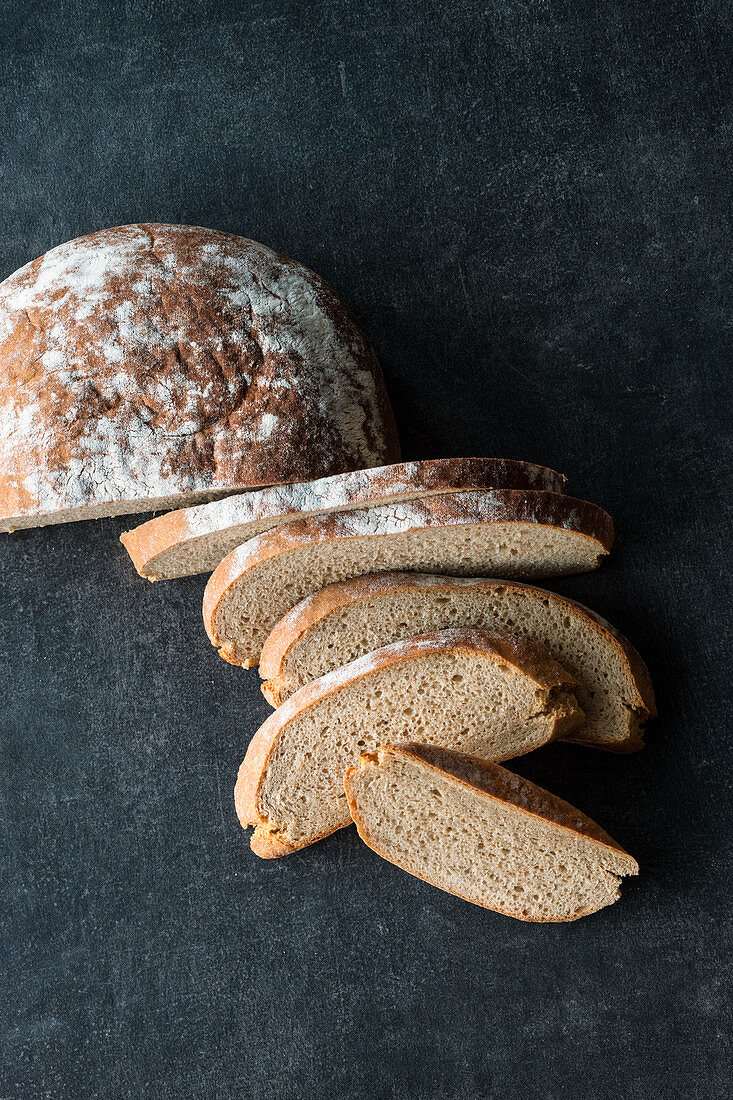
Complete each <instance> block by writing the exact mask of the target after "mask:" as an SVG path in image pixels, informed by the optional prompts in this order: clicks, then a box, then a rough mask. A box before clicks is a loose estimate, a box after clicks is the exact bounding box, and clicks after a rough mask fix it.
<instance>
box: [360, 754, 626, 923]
mask: <svg viewBox="0 0 733 1100" xmlns="http://www.w3.org/2000/svg"><path fill="white" fill-rule="evenodd" d="M390 755H392V756H403V757H412V758H413V759H415V760H418V761H420V762H421V763H423V764H426V765H427V766H428V767H429V768H431V769H432V770H434V771H435V772H436V773H440V774H443V775H448V776H450V777H451V778H452V779H454V780H456V781H457V782H458V783H461V784H462V785H463V786H465V787H467V788H469V789H471V790H472V791H474V792H475V793H480V794H482V795H485V796H487V797H488V798H491V799H495V800H497V801H499V802H503V803H505V804H506V805H509V806H511V807H513V808H516V809H518V810H521V811H523V812H524V813H527V814H531V815H532V816H534V817H537V818H540V819H542V820H543V821H544V822H549V823H551V824H552V825H554V826H556V827H557V828H558V829H562V830H566V831H568V832H570V833H573V834H575V835H580V836H583V837H586V838H587V839H589V840H591V841H593V843H594V844H597V845H598V847H599V849H600V850H601V851H605V852H607V853H608V854H609V855H610V857H611V859H612V861H613V863H614V867H613V873H615V874H617V875H638V873H639V865H638V863H637V862H636V860H635V859H634V858H633V857H632V856H630V855H629V854H628V852H626V851H625V849H624V848H622V847H621V845H620V844H618V843H617V842H616V841H615V840H613V838H612V837H610V836H609V835H608V833H607V832H605V830H604V829H602V828H601V827H600V825H597V824H596V822H595V821H592V820H591V818H589V817H586V815H585V814H583V813H581V812H580V810H577V809H576V808H575V807H574V806H571V805H570V803H569V802H565V801H564V800H563V799H561V798H558V797H557V796H556V795H554V794H551V793H550V792H549V791H547V790H545V789H544V788H543V787H538V786H537V785H536V784H534V783H531V782H530V781H529V780H527V779H523V778H522V777H521V776H518V775H515V774H514V773H513V772H510V771H508V770H507V769H506V768H503V767H501V765H499V764H493V763H491V762H490V761H488V760H482V759H481V758H480V757H477V756H470V755H468V754H465V753H459V752H455V751H453V750H451V749H440V748H437V747H432V746H428V745H420V744H416V743H414V742H408V743H403V744H396V745H383V746H381V747H380V748H379V750H378V751H377V752H375V753H373V752H371V753H362V755H361V756H360V758H359V762H358V764H356V765H355V766H354V767H351V768H349V769H348V770H347V772H346V774H345V776H344V787H345V790H346V797H347V799H348V802H349V810H350V812H351V816H352V820H353V821H354V823H355V825H356V828H357V831H358V833H359V836H360V837H361V839H362V840H363V841H364V843H365V844H367V845H368V847H370V848H371V849H372V851H374V852H376V853H377V854H378V855H380V856H382V858H383V859H386V860H387V861H388V862H394V860H392V859H391V857H390V855H389V854H388V853H387V852H385V851H384V850H383V849H381V848H380V847H379V845H378V844H377V843H376V842H375V840H374V839H373V837H372V836H371V835H370V834H369V831H368V828H367V826H366V823H365V822H364V821H363V819H362V818H361V817H360V814H359V807H358V804H357V801H356V795H355V792H354V777H355V775H356V773H357V772H358V771H359V770H361V769H364V768H369V767H379V766H380V765H381V764H382V762H383V761H384V760H385V758H386V757H387V756H390ZM398 866H399V865H398ZM409 873H410V874H411V875H414V876H415V877H416V878H419V879H421V880H422V881H423V882H427V883H429V885H431V886H436V887H437V888H438V889H442V890H446V887H445V885H443V884H440V883H436V882H433V881H432V880H431V879H429V878H427V877H426V876H425V875H423V874H420V872H419V871H416V870H414V869H412V868H411V869H410V871H409ZM449 892H451V893H454V896H456V897H460V898H462V899H463V900H464V901H470V902H471V903H472V904H474V905H482V907H483V908H485V909H491V908H492V907H491V906H489V905H486V904H483V903H482V902H480V901H477V900H476V899H475V898H471V897H469V896H468V895H467V894H462V893H459V892H454V891H449ZM492 911H495V910H492ZM499 911H500V912H502V913H503V914H504V915H506V916H511V917H514V918H515V919H517V920H522V921H527V922H529V923H546V922H545V921H542V920H541V919H538V918H536V917H527V916H526V915H525V914H523V913H520V912H518V911H513V912H512V911H510V910H508V909H505V908H502V909H501V910H499ZM596 911H597V908H596V907H589V908H586V909H581V910H579V911H577V912H576V913H574V914H573V915H572V916H571V917H566V918H554V921H555V922H557V923H569V922H571V921H574V920H578V919H579V918H580V917H584V916H588V915H589V914H590V913H593V912H596Z"/></svg>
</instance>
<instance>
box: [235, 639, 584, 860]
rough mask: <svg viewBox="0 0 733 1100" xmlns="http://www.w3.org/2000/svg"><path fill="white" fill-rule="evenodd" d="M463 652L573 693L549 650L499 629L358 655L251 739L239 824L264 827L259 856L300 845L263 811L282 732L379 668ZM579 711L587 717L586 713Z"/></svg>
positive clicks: (304, 691) (295, 698) (239, 790)
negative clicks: (271, 762) (284, 835)
mask: <svg viewBox="0 0 733 1100" xmlns="http://www.w3.org/2000/svg"><path fill="white" fill-rule="evenodd" d="M462 651H471V652H483V653H486V654H487V655H489V656H491V657H493V658H495V659H496V660H497V661H500V662H502V663H505V664H511V665H513V666H514V667H516V668H517V669H518V670H519V671H520V672H521V673H522V674H524V675H525V676H527V677H528V678H530V679H532V680H533V681H534V682H535V683H536V684H537V685H538V686H539V687H541V688H543V689H545V690H546V691H548V692H552V691H553V690H554V691H558V690H566V691H572V689H573V687H575V686H576V683H577V682H576V681H575V680H574V679H573V677H572V676H570V675H569V674H568V673H567V672H566V671H565V670H564V669H563V668H561V667H560V665H559V664H558V663H557V662H556V661H554V660H553V659H552V658H551V657H549V656H548V655H547V654H546V653H545V652H544V650H542V649H541V648H540V647H539V646H537V645H535V644H534V643H533V642H528V641H527V640H526V639H525V638H515V637H513V636H512V635H508V634H500V633H498V632H496V631H489V630H472V629H469V628H466V629H459V630H444V631H436V632H434V633H432V634H424V635H421V636H419V637H416V638H408V639H406V640H405V641H403V642H395V643H393V644H392V645H388V646H383V647H382V648H381V649H377V650H375V651H374V652H373V653H368V654H365V655H364V656H363V657H359V658H358V659H357V660H356V661H352V662H351V664H349V665H346V666H344V668H338V669H334V671H333V672H329V673H327V674H326V675H325V676H322V677H321V678H320V679H319V680H313V681H311V683H309V684H305V685H304V686H303V687H301V688H299V689H298V691H296V692H295V693H294V694H293V695H291V696H290V698H289V699H286V701H285V702H284V703H283V704H282V706H281V707H278V709H277V710H275V711H273V713H272V714H270V715H269V716H268V717H267V718H266V719H265V721H264V722H263V723H262V725H261V726H260V728H259V729H258V730H257V732H256V733H255V735H254V737H253V738H252V740H251V741H250V743H249V746H248V747H247V752H246V754H245V757H244V760H243V761H242V764H241V765H240V768H239V772H238V774H237V782H236V785H235V788H234V802H235V806H236V810H237V817H238V818H239V821H240V824H241V825H242V828H243V829H246V828H249V827H252V826H254V827H255V829H258V828H260V827H262V828H260V833H259V836H258V839H257V841H256V843H255V845H252V847H253V850H255V849H256V854H258V855H259V854H260V850H259V849H260V848H262V850H263V851H268V852H270V853H271V855H267V856H265V857H264V858H271V857H272V856H274V855H286V854H288V853H289V852H293V851H296V850H297V847H294V846H292V845H290V844H289V843H288V842H283V841H281V840H279V839H278V836H277V834H276V833H275V831H274V830H273V829H272V826H271V823H270V822H269V821H268V819H267V818H266V817H263V815H262V814H261V812H260V808H259V804H258V802H259V791H260V788H261V786H262V783H263V781H264V779H265V776H266V772H267V765H268V762H269V759H270V755H271V754H272V752H273V750H274V748H275V745H276V743H277V740H278V738H279V737H280V735H281V733H282V732H283V731H284V729H285V727H286V726H287V725H288V723H289V722H290V721H292V719H293V718H296V717H297V716H298V715H299V714H300V713H302V712H303V711H304V710H307V709H308V708H309V707H311V706H313V705H315V704H316V703H319V702H320V701H321V700H322V699H325V698H326V697H327V696H328V695H331V694H333V693H334V692H336V691H338V690H340V689H342V688H346V687H348V686H349V685H351V684H353V683H355V682H356V681H357V680H360V679H362V678H363V677H365V676H369V675H370V674H372V673H374V672H378V671H381V670H382V669H385V668H389V667H391V666H394V665H397V664H401V663H403V662H404V661H408V660H412V659H413V658H415V657H419V656H423V655H427V654H430V653H435V652H443V653H445V652H454V653H456V652H462ZM580 714H581V715H582V711H580ZM561 732H562V725H560V726H559V728H557V729H556V731H555V737H558V736H560V733H561ZM332 831H335V830H332ZM268 834H269V835H268ZM323 835H324V836H325V835H328V834H327V833H324V834H323ZM318 839H320V837H319V838H318ZM312 843H315V841H314V840H309V841H308V842H307V844H303V845H300V847H308V846H310V844H312ZM285 849H287V851H286V850H285Z"/></svg>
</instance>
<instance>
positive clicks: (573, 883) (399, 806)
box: [345, 744, 639, 921]
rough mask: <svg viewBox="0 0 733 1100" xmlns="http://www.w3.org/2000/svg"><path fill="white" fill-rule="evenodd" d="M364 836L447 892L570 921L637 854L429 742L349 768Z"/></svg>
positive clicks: (629, 871)
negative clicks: (630, 853) (431, 745)
mask: <svg viewBox="0 0 733 1100" xmlns="http://www.w3.org/2000/svg"><path fill="white" fill-rule="evenodd" d="M345 787H346V794H347V797H348V800H349V808H350V810H351V815H352V817H353V819H354V821H355V822H356V827H357V829H358V830H359V835H360V836H361V838H362V840H363V841H364V842H365V843H366V844H368V845H369V847H370V848H372V849H373V850H374V851H375V852H377V853H378V854H379V855H380V856H383V857H384V858H385V859H388V860H389V861H390V863H394V864H396V865H397V866H398V867H401V868H402V869H403V870H405V871H408V872H409V873H410V874H411V875H415V876H416V877H417V878H421V879H424V880H425V881H426V882H429V883H431V884H432V885H433V886H437V887H439V888H440V889H441V890H446V891H448V893H450V894H455V895H456V896H457V897H460V898H464V899H465V900H466V901H472V902H474V903H475V904H476V905H483V906H484V907H485V908H487V909H493V910H495V911H496V912H497V913H504V914H505V915H506V916H509V917H517V918H518V919H519V920H524V921H571V920H577V919H578V917H585V916H587V915H588V914H589V913H595V912H596V911H597V910H598V909H602V908H603V907H604V906H605V905H612V904H613V902H615V901H617V900H618V898H619V883H620V879H621V878H622V876H624V875H637V874H638V873H639V866H638V864H637V863H636V860H634V859H632V857H631V856H630V855H629V854H628V853H627V852H625V851H624V850H623V848H620V847H619V845H618V844H617V843H616V842H615V841H614V840H612V839H611V837H610V836H608V834H607V833H605V832H604V831H603V829H601V828H600V827H599V826H598V825H596V824H595V822H593V821H591V820H590V819H589V818H587V817H586V816H585V815H584V814H581V813H580V812H579V811H578V810H576V809H575V808H574V807H573V806H570V805H568V803H567V802H563V801H562V799H560V798H556V797H555V796H554V795H552V794H550V793H549V792H548V791H545V790H543V789H542V788H541V787H537V786H535V785H534V783H530V782H528V780H526V779H522V778H520V777H519V776H518V775H513V774H512V773H511V772H508V771H507V770H506V769H505V768H500V767H498V765H496V764H491V763H489V762H488V761H486V760H479V759H477V758H476V757H472V756H466V755H464V754H463V753H458V752H451V751H448V750H446V749H440V748H429V747H427V746H425V745H416V744H408V745H386V746H382V747H381V748H380V749H379V751H378V752H376V753H365V754H364V755H362V756H361V757H360V759H359V763H358V765H357V766H356V767H352V768H349V769H348V771H347V772H346V778H345Z"/></svg>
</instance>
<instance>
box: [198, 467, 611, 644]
mask: <svg viewBox="0 0 733 1100" xmlns="http://www.w3.org/2000/svg"><path fill="white" fill-rule="evenodd" d="M411 507H412V508H413V510H414V511H415V512H416V513H417V514H419V513H420V512H422V518H423V519H425V520H427V521H428V523H429V521H430V519H433V520H434V521H435V522H434V523H432V524H430V526H433V527H441V526H446V527H448V526H451V527H452V526H462V525H465V526H471V525H474V524H479V523H492V522H495V523H502V522H517V523H532V524H536V525H538V526H549V527H559V528H561V529H563V530H569V531H573V532H574V533H575V534H577V535H579V536H580V537H582V538H586V539H588V540H589V541H591V542H593V543H595V544H597V545H598V547H599V558H600V557H603V556H605V555H606V554H608V553H609V552H610V550H611V547H612V545H613V540H614V533H613V521H612V519H611V517H610V516H609V515H608V513H607V512H604V511H603V509H602V508H599V507H598V506H597V505H595V504H591V503H589V502H588V501H581V500H576V499H575V498H574V497H567V496H563V495H561V494H559V493H548V492H545V491H542V490H523V489H522V490H520V489H506V490H492V489H487V490H468V491H466V492H456V493H452V492H448V493H444V494H440V495H437V496H427V497H424V498H421V499H420V500H418V501H414V502H412V504H411ZM462 509H463V510H464V516H463V517H461V516H460V515H459V516H458V518H456V515H457V513H460V511H461V510H462ZM466 510H470V511H471V514H469V515H467V516H466V515H465V511H466ZM361 512H363V509H354V510H353V511H352V510H347V511H341V512H334V513H332V514H330V515H324V516H314V517H312V518H311V519H302V520H293V521H291V522H289V523H285V524H282V525H281V526H279V527H276V528H274V529H273V530H270V531H265V532H264V533H263V534H261V535H256V536H255V538H253V539H250V540H249V541H248V542H245V543H243V544H242V546H238V547H237V548H236V549H235V550H233V551H232V552H231V553H230V554H228V555H227V556H226V557H225V558H224V559H223V560H222V561H221V562H219V564H218V565H217V567H216V569H215V570H214V572H213V573H212V574H211V576H210V577H209V580H208V583H207V585H206V589H205V591H204V600H203V618H204V626H205V628H206V633H207V634H208V636H209V639H210V641H211V642H212V644H213V645H215V646H217V647H219V648H220V649H221V648H226V640H225V639H222V638H220V637H219V635H218V631H217V628H216V614H217V609H218V606H219V604H220V602H221V600H222V599H223V598H224V596H225V595H226V593H227V592H228V590H229V589H230V588H231V586H232V585H233V584H235V583H236V582H237V581H238V580H239V579H240V577H242V576H243V575H244V574H245V573H247V572H249V571H250V570H252V569H255V568H256V567H257V566H258V565H261V564H262V563H263V562H265V561H267V560H268V559H270V558H273V557H277V556H278V555H279V554H283V553H287V552H288V551H293V550H297V549H299V548H300V547H303V546H307V545H314V544H319V543H322V542H326V541H328V540H330V539H340V538H358V537H367V538H368V537H370V536H369V535H366V536H365V535H359V534H358V533H354V532H353V531H351V532H350V529H349V524H350V517H351V516H353V515H354V513H361ZM417 526H419V524H418V525H416V526H415V527H409V528H405V531H407V530H413V529H417ZM395 533H397V532H395ZM400 533H401V532H400ZM371 537H380V536H379V535H377V536H371ZM232 663H238V662H237V661H236V660H233V661H232ZM252 663H255V662H254V661H253V662H252Z"/></svg>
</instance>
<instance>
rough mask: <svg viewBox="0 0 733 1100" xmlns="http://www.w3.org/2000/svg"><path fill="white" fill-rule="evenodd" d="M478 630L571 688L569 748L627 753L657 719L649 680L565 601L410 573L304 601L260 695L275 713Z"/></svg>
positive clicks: (276, 641)
mask: <svg viewBox="0 0 733 1100" xmlns="http://www.w3.org/2000/svg"><path fill="white" fill-rule="evenodd" d="M448 627H482V628H486V629H489V630H499V631H506V632H507V633H510V634H515V635H517V636H520V637H524V638H529V639H530V640H531V641H534V642H536V643H537V644H538V645H540V646H542V647H543V648H544V649H545V650H546V651H547V652H548V653H549V654H551V655H552V656H553V657H554V658H555V660H556V661H558V662H559V663H561V664H562V665H563V667H564V668H565V669H567V671H568V672H569V673H570V674H571V675H572V676H574V677H575V679H576V680H577V681H578V686H577V688H576V694H577V697H578V702H579V703H580V705H581V707H582V708H583V710H584V711H585V716H586V720H585V724H584V725H583V727H582V729H579V730H578V731H577V733H575V734H574V735H573V739H575V740H580V741H586V742H592V743H594V744H598V745H602V746H604V747H608V748H614V749H621V750H624V751H631V750H633V749H638V748H640V747H641V744H642V731H643V727H644V724H645V722H646V721H647V720H648V719H649V718H650V717H652V716H653V715H654V714H655V713H656V708H655V704H654V693H653V691H652V687H651V681H650V678H649V674H648V672H647V670H646V666H645V665H644V663H643V661H642V659H641V657H640V656H639V654H638V653H637V652H636V651H635V650H634V649H633V647H632V646H631V645H630V643H629V642H627V641H626V639H625V638H623V637H622V636H621V635H620V634H618V632H617V631H615V630H614V629H613V627H611V626H610V625H609V624H608V623H606V622H605V621H604V620H603V619H601V618H600V617H599V616H596V615H595V614H594V613H593V612H592V611H589V610H588V609H587V608H584V607H582V606H581V605H579V604H577V603H575V602H574V601H572V600H568V599H566V598H564V597H562V596H558V595H556V594H554V593H552V592H546V591H544V590H543V589H540V588H533V587H531V586H529V585H522V584H516V583H515V584H512V583H510V582H507V581H501V580H490V579H482V578H465V577H464V578H461V577H456V578H449V577H440V576H425V575H421V574H413V573H392V574H372V575H371V576H367V577H357V578H354V579H352V580H349V581H345V582H343V583H340V584H334V585H331V586H329V587H328V588H326V589H325V590H323V591H322V592H319V593H316V594H315V595H314V596H311V597H309V598H308V599H306V600H304V601H302V602H301V603H300V604H298V605H297V606H296V607H294V608H293V609H292V610H291V611H290V612H288V614H287V615H286V616H285V617H284V618H283V619H282V620H281V622H280V623H278V624H277V626H276V627H275V629H274V630H273V632H272V634H271V635H270V637H269V638H268V640H267V642H266V643H265V647H264V649H263V651H262V658H261V662H260V675H261V676H263V677H264V678H266V680H267V683H265V684H264V685H263V692H264V693H265V695H266V697H267V698H268V699H269V700H270V701H271V702H272V703H273V705H276V706H277V705H279V704H280V703H282V702H283V701H284V700H285V699H287V698H288V697H289V696H290V695H292V694H293V692H294V691H297V689H298V688H299V687H301V686H302V685H303V684H306V683H308V682H309V681H311V680H315V679H317V678H318V677H319V676H323V675H324V674H325V673H326V672H329V671H330V670H331V669H333V668H337V667H338V666H339V665H343V664H347V663H348V662H349V661H353V660H354V659H355V658H356V657H359V656H360V655H361V654H362V653H368V652H369V651H370V650H373V649H377V648H378V647H380V646H383V645H387V644H388V643H390V642H395V641H398V640H400V639H403V638H409V637H411V636H412V635H414V634H424V633H426V632H428V631H433V630H443V629H446V628H448Z"/></svg>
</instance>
